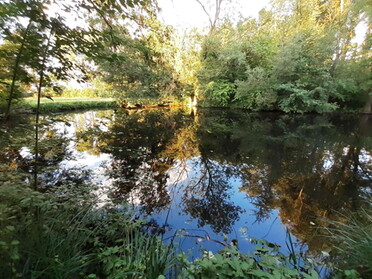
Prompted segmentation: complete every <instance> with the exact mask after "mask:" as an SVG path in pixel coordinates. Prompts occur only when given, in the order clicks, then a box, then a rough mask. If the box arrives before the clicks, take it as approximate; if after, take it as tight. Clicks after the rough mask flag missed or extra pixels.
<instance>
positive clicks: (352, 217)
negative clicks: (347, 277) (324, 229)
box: [328, 205, 372, 278]
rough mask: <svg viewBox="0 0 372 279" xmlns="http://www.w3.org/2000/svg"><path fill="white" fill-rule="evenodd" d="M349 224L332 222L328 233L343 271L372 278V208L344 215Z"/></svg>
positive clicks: (368, 206) (368, 207)
mask: <svg viewBox="0 0 372 279" xmlns="http://www.w3.org/2000/svg"><path fill="white" fill-rule="evenodd" d="M342 217H343V219H344V220H348V222H346V223H344V222H336V221H330V224H331V225H332V227H331V228H328V232H329V233H330V235H331V238H332V240H333V241H334V242H336V243H337V245H335V249H336V252H337V258H338V261H337V265H338V267H339V268H340V269H341V270H345V269H355V270H357V271H358V272H359V274H360V275H361V276H362V278H372V207H371V206H370V205H367V206H366V207H365V208H362V209H361V210H360V211H359V212H357V213H350V214H347V215H342Z"/></svg>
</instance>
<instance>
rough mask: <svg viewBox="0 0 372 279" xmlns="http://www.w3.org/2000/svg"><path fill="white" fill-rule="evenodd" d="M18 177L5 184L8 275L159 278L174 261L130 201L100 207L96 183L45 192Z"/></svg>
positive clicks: (2, 251) (2, 231) (3, 239)
mask: <svg viewBox="0 0 372 279" xmlns="http://www.w3.org/2000/svg"><path fill="white" fill-rule="evenodd" d="M1 169H2V170H5V169H4V166H3V165H1ZM9 172H10V173H12V174H13V175H15V177H17V176H18V175H17V172H14V171H12V170H9ZM17 180H18V179H16V181H14V182H12V181H8V182H5V183H2V185H1V187H0V201H1V211H0V260H1V263H2V264H1V266H0V273H1V274H2V276H4V278H76V277H77V276H78V277H81V278H85V277H87V278H95V277H94V274H95V275H97V276H98V277H100V276H105V277H106V278H123V276H125V278H157V277H158V276H159V275H162V274H164V273H165V270H166V269H167V268H169V267H170V263H171V259H170V255H171V253H172V251H173V249H172V247H165V246H163V244H162V242H161V240H160V239H158V238H157V236H151V235H149V234H148V233H147V232H145V230H143V229H142V225H143V221H142V220H139V221H134V220H133V218H132V214H131V213H130V212H129V211H128V210H126V209H125V207H124V208H123V207H122V209H120V210H119V209H118V208H115V207H113V206H106V207H102V208H97V207H96V205H97V200H96V198H95V196H94V195H93V194H91V193H92V191H93V190H94V189H93V188H92V187H89V186H84V185H78V186H77V185H65V186H60V187H59V188H58V189H54V190H52V191H48V192H47V193H44V194H42V193H38V192H35V191H33V190H31V189H30V188H28V186H27V185H26V184H23V185H22V184H20V183H19V182H18V181H17Z"/></svg>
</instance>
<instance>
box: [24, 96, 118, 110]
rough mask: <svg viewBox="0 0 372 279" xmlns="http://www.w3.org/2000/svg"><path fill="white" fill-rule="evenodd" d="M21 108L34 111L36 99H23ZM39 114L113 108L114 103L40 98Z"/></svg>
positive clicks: (110, 101)
mask: <svg viewBox="0 0 372 279" xmlns="http://www.w3.org/2000/svg"><path fill="white" fill-rule="evenodd" d="M22 103H23V104H22V105H23V107H25V108H26V109H27V108H30V109H32V110H36V106H37V98H24V99H23V102H22ZM40 104H41V105H40V111H41V112H58V111H66V110H78V109H90V108H113V107H115V106H116V101H115V100H114V99H112V98H53V100H50V99H47V98H42V99H41V103H40Z"/></svg>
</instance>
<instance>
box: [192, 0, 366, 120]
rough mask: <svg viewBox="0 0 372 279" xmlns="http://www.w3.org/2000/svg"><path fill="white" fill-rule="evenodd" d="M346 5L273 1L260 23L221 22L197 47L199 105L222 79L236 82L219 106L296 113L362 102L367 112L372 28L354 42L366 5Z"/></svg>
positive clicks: (212, 99) (209, 98) (355, 105)
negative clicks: (228, 98) (360, 40)
mask: <svg viewBox="0 0 372 279" xmlns="http://www.w3.org/2000/svg"><path fill="white" fill-rule="evenodd" d="M346 2H347V3H346ZM346 2H345V3H344V2H343V3H341V4H337V3H336V2H335V1H329V2H327V3H322V4H320V2H319V1H312V0H310V1H288V0H278V1H274V2H273V3H272V9H271V10H265V11H262V12H261V13H260V19H259V20H257V21H256V20H253V19H245V20H242V21H241V22H239V23H238V24H237V25H236V26H234V25H233V24H231V23H230V22H228V21H227V22H225V23H224V24H223V25H221V26H220V27H219V28H218V29H216V30H214V32H212V33H210V34H209V35H208V36H206V38H205V40H204V41H203V44H202V51H201V56H202V66H201V68H200V70H199V72H198V78H199V82H200V84H201V89H202V91H203V93H204V94H201V96H202V98H204V100H203V99H202V100H203V101H204V102H203V104H208V101H210V102H212V103H216V102H215V101H216V99H217V100H220V99H221V96H220V95H221V92H220V90H214V91H213V90H210V83H211V82H215V83H217V82H226V81H227V82H229V83H235V85H236V86H235V88H233V90H234V92H233V93H231V95H235V98H234V99H233V100H232V101H229V102H227V101H222V102H217V104H219V105H220V106H233V107H243V108H247V109H250V110H268V109H269V110H271V109H276V110H281V111H284V112H295V113H304V112H317V113H325V112H331V111H334V110H336V109H339V108H343V109H350V108H353V109H357V108H358V109H359V110H361V108H363V106H365V109H364V111H366V112H368V111H370V110H371V107H372V105H371V104H372V97H370V88H371V82H372V79H371V76H372V73H371V65H370V64H371V62H370V61H371V59H370V54H369V50H370V47H371V40H370V34H369V33H370V31H368V30H367V34H366V39H365V41H364V43H363V45H361V46H359V47H357V46H356V45H355V44H352V43H351V41H352V39H353V36H354V35H355V30H356V26H357V24H358V23H359V22H360V20H361V19H362V18H363V20H365V21H366V22H367V24H368V22H370V21H371V19H370V17H369V16H368V13H365V12H364V11H365V10H366V6H367V5H368V4H367V3H366V2H365V1H358V2H355V3H351V2H350V1H346ZM362 15H363V16H364V17H363V16H362ZM283 34H285V36H283ZM214 94H216V96H214ZM225 95H226V94H225ZM225 99H226V98H225Z"/></svg>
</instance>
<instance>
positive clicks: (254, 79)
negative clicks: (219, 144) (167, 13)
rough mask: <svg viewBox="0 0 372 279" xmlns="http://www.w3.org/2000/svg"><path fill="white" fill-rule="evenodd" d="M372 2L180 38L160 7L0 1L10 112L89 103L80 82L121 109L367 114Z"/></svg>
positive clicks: (291, 0) (315, 7)
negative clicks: (183, 106) (47, 101)
mask: <svg viewBox="0 0 372 279" xmlns="http://www.w3.org/2000/svg"><path fill="white" fill-rule="evenodd" d="M223 2H228V1H224V0H220V1H218V3H219V6H218V7H217V6H216V7H215V8H216V9H222V8H223V6H222V4H223ZM230 2H234V1H230ZM371 5H372V3H371V0H356V1H351V0H345V1H338V0H329V1H319V0H306V1H304V0H302V1H300V0H273V1H272V2H271V8H270V9H266V10H262V11H261V12H260V15H259V18H258V19H252V18H249V19H242V20H240V21H239V22H236V21H235V20H233V19H229V18H228V17H227V18H224V19H222V18H215V19H213V20H211V22H212V23H213V25H211V26H210V30H209V32H208V30H207V32H206V30H192V31H188V32H184V33H183V34H180V32H177V30H175V29H174V28H172V27H170V26H167V25H165V24H162V23H161V22H160V21H159V20H158V19H157V15H158V12H159V7H158V5H157V2H156V1H155V0H143V1H139V0H121V1H118V0H109V1H93V0H88V1H71V2H68V3H66V2H65V1H60V0H55V1H47V0H19V1H18V0H17V1H16V0H9V1H6V2H3V3H1V4H0V38H1V43H0V49H1V52H0V64H1V69H0V79H1V83H0V103H3V107H5V110H6V111H7V114H9V113H10V112H11V105H12V101H13V100H14V99H16V97H19V96H22V95H25V93H30V92H31V93H35V94H36V93H38V95H39V96H58V95H61V94H62V95H63V94H64V95H65V96H68V97H71V96H73V95H76V96H79V95H81V91H80V90H72V89H71V86H69V83H71V81H72V80H74V81H78V82H80V83H81V84H84V87H85V88H87V87H88V88H89V87H90V88H92V90H91V91H89V90H85V91H84V96H86V94H88V95H89V94H91V95H92V97H100V96H101V95H102V96H104V97H116V98H117V99H118V100H119V102H122V103H125V102H127V100H128V99H144V98H151V99H154V100H156V102H158V101H159V99H161V100H163V101H172V100H176V99H177V100H186V99H187V100H188V99H189V98H190V97H191V98H192V99H193V100H194V99H195V97H196V99H197V101H198V103H199V105H202V106H218V107H240V108H246V109H251V110H255V111H260V110H280V111H284V112H297V113H303V112H318V113H322V112H330V111H334V110H337V109H343V110H355V111H364V112H367V113H368V112H371V106H372V96H371V88H372V79H371V76H372V72H371V69H372V67H371V66H372V57H371V44H372V43H371V16H372V11H371ZM205 7H206V6H205ZM216 11H218V10H216ZM211 14H212V13H211ZM215 14H216V16H218V15H220V13H219V12H216V13H215ZM74 20H76V22H75V23H74ZM360 26H364V27H365V28H360ZM357 30H362V31H363V32H366V34H365V38H364V42H363V43H362V44H357V43H356V42H354V37H355V34H356V32H357ZM97 85H98V87H97ZM96 87H97V88H96ZM100 92H101V93H100Z"/></svg>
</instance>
